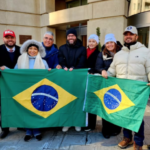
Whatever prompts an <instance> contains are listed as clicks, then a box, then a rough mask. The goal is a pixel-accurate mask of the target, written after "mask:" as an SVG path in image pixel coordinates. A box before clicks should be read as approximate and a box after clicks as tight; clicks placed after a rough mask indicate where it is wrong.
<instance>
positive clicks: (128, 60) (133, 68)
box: [102, 26, 150, 150]
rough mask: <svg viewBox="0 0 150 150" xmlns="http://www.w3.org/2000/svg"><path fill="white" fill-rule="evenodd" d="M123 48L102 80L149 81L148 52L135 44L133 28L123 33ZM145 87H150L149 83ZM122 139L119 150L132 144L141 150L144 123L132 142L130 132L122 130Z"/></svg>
mask: <svg viewBox="0 0 150 150" xmlns="http://www.w3.org/2000/svg"><path fill="white" fill-rule="evenodd" d="M123 34H124V42H125V43H124V46H123V47H122V50H121V51H120V52H118V53H117V54H116V55H115V56H114V59H113V62H112V64H111V66H110V68H109V69H108V71H107V72H105V73H103V74H102V76H103V77H104V78H108V76H113V77H117V78H124V79H132V80H139V81H143V82H148V80H149V81H150V50H149V49H147V48H146V47H145V46H144V45H143V44H141V43H140V42H137V40H138V31H137V29H136V27H134V26H128V27H127V28H126V29H125V31H124V33H123ZM147 85H150V84H149V83H148V84H147ZM123 134H124V138H123V140H122V141H121V142H120V143H119V144H118V146H119V147H120V148H126V147H128V146H129V145H131V144H133V143H134V150H142V146H143V141H144V121H142V122H141V126H140V129H139V131H138V132H136V133H135V135H134V142H133V141H132V131H131V130H128V129H124V130H123Z"/></svg>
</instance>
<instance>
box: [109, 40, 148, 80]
mask: <svg viewBox="0 0 150 150" xmlns="http://www.w3.org/2000/svg"><path fill="white" fill-rule="evenodd" d="M108 76H116V77H117V78H124V79H132V80H139V81H145V82H148V79H149V81H150V50H149V49H147V48H146V47H145V46H144V45H143V44H141V43H139V42H137V43H136V44H135V45H132V46H131V47H130V50H129V49H128V48H127V47H125V46H124V47H122V50H121V51H120V52H118V53H116V54H115V56H114V59H113V62H112V64H111V66H110V68H109V69H108Z"/></svg>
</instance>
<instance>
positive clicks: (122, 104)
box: [83, 75, 150, 132]
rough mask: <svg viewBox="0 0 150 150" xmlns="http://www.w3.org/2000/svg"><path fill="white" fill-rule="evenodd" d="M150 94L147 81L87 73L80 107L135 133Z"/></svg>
mask: <svg viewBox="0 0 150 150" xmlns="http://www.w3.org/2000/svg"><path fill="white" fill-rule="evenodd" d="M149 94H150V92H149V86H147V83H146V82H141V81H135V80H128V79H119V78H113V77H109V78H108V79H105V78H103V77H102V76H99V75H98V76H96V75H88V83H87V93H86V100H85V104H84V107H83V109H84V111H86V112H89V113H92V114H96V115H98V116H100V117H102V118H103V119H105V120H107V121H109V122H111V123H113V124H115V125H118V126H121V127H123V128H127V129H130V130H132V131H135V132H138V130H139V128H140V125H141V123H142V120H143V116H144V112H145V108H146V104H147V102H148V98H149ZM110 128H111V127H110Z"/></svg>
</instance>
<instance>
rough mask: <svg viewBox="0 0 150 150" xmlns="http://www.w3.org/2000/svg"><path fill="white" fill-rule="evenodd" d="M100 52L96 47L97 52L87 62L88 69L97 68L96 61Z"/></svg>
mask: <svg viewBox="0 0 150 150" xmlns="http://www.w3.org/2000/svg"><path fill="white" fill-rule="evenodd" d="M99 53H100V51H99V50H98V47H96V50H95V51H94V52H93V53H92V54H91V55H90V56H89V58H87V61H86V68H95V64H96V59H97V56H98V54H99Z"/></svg>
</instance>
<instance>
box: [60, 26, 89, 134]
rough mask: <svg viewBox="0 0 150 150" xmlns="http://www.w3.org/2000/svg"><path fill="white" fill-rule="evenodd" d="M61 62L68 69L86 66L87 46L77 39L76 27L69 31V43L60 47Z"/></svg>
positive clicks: (79, 128) (78, 129)
mask: <svg viewBox="0 0 150 150" xmlns="http://www.w3.org/2000/svg"><path fill="white" fill-rule="evenodd" d="M58 59H59V64H60V65H61V67H62V68H63V69H64V70H66V71H68V70H69V71H72V70H73V69H80V68H85V65H86V48H85V47H83V45H82V42H81V41H80V40H79V39H77V32H76V30H75V29H73V28H72V29H69V30H68V31H67V43H66V44H65V45H62V46H61V47H60V48H59V54H58ZM68 129H69V127H63V129H62V131H63V132H66V131H68ZM75 129H76V131H80V130H81V127H75Z"/></svg>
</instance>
